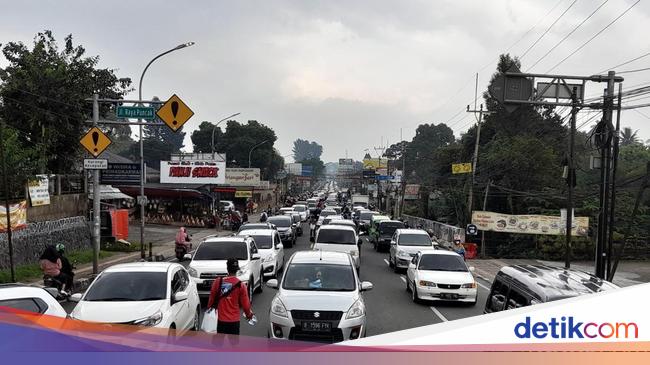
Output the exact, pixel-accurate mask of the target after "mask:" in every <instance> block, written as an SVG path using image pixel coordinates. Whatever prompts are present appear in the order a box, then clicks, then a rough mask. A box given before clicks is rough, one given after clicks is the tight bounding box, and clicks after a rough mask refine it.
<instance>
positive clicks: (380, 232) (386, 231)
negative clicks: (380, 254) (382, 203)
mask: <svg viewBox="0 0 650 365" xmlns="http://www.w3.org/2000/svg"><path fill="white" fill-rule="evenodd" d="M375 217H376V216H375ZM400 228H406V227H405V226H404V223H403V222H400V221H396V220H390V219H387V220H382V221H378V222H377V223H376V227H375V229H374V230H373V229H372V228H371V232H372V234H371V237H370V238H371V242H372V243H373V246H374V248H375V251H388V249H389V248H390V241H391V239H392V238H393V235H394V234H395V231H396V230H398V229H400Z"/></svg>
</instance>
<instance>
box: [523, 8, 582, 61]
mask: <svg viewBox="0 0 650 365" xmlns="http://www.w3.org/2000/svg"><path fill="white" fill-rule="evenodd" d="M577 2H578V0H573V2H572V3H571V5H569V7H568V8H566V9H565V10H564V11H563V12H562V14H560V16H558V17H557V19H555V21H554V22H553V23H551V25H549V26H548V28H546V30H545V31H544V33H542V35H541V36H539V38H537V40H536V41H535V42H533V44H531V45H530V47H528V49H527V50H526V51H525V52H524V53H523V54H522V55H521V56H519V59H522V58H524V56H526V55H527V54H528V52H530V50H531V49H533V47H535V45H536V44H537V43H538V42H539V41H541V40H542V38H544V36H545V35H546V34H547V33H548V32H549V31H550V30H551V28H553V26H554V25H555V24H556V23H557V22H558V21H560V19H562V17H563V16H564V14H566V13H567V12H568V11H569V10H570V9H571V8H572V7H573V5H575V4H576V3H577Z"/></svg>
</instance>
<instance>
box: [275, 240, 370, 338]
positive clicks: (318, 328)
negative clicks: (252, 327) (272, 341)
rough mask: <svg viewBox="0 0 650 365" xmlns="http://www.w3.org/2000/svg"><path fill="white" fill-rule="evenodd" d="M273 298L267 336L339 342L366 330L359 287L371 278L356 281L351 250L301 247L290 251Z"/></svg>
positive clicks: (357, 336) (364, 311)
mask: <svg viewBox="0 0 650 365" xmlns="http://www.w3.org/2000/svg"><path fill="white" fill-rule="evenodd" d="M266 285H267V286H269V287H271V288H275V289H279V291H278V293H277V294H276V296H275V297H274V298H273V301H272V302H271V309H270V314H269V329H268V336H269V338H282V339H290V340H298V341H318V342H341V341H347V340H355V339H358V338H361V337H363V336H365V333H366V304H365V302H364V300H363V296H362V295H361V294H362V292H364V291H366V290H370V289H372V283H370V282H366V281H364V282H360V280H359V276H358V275H357V273H356V272H355V270H354V261H353V260H352V258H351V257H350V255H348V254H345V253H342V252H325V251H320V252H319V251H299V252H296V253H294V254H293V256H291V259H289V262H287V267H286V268H285V273H284V275H283V276H282V280H281V283H278V280H276V279H271V280H269V281H268V282H267V283H266Z"/></svg>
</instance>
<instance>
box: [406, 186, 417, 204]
mask: <svg viewBox="0 0 650 365" xmlns="http://www.w3.org/2000/svg"><path fill="white" fill-rule="evenodd" d="M419 195H420V184H406V186H405V187H404V199H406V200H415V199H417V198H418V196H419Z"/></svg>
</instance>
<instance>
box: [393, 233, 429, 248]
mask: <svg viewBox="0 0 650 365" xmlns="http://www.w3.org/2000/svg"><path fill="white" fill-rule="evenodd" d="M399 245H400V246H432V245H433V242H431V237H429V235H428V234H426V233H423V234H417V233H402V234H401V235H399Z"/></svg>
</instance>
